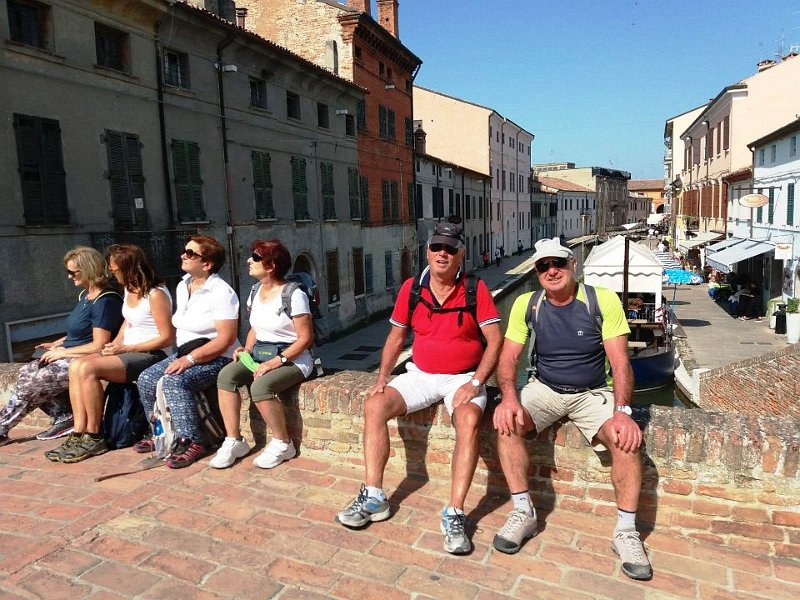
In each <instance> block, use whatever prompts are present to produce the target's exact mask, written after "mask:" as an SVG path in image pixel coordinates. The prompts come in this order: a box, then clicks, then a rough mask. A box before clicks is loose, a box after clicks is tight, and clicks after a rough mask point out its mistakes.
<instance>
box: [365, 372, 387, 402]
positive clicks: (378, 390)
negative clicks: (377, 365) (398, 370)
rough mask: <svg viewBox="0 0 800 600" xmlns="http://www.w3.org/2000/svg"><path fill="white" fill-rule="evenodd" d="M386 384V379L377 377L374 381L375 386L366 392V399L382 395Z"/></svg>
mask: <svg viewBox="0 0 800 600" xmlns="http://www.w3.org/2000/svg"><path fill="white" fill-rule="evenodd" d="M387 383H389V380H388V378H386V377H383V376H381V375H378V381H376V382H375V385H373V386H372V387H371V388H369V390H367V398H369V397H370V396H374V395H375V394H382V393H383V388H385V387H386V384H387Z"/></svg>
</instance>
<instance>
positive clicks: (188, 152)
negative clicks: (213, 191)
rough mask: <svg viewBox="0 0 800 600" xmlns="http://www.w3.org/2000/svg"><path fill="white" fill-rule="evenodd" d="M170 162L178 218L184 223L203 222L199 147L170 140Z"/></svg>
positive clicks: (187, 142) (204, 217)
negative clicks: (171, 163) (171, 164)
mask: <svg viewBox="0 0 800 600" xmlns="http://www.w3.org/2000/svg"><path fill="white" fill-rule="evenodd" d="M172 160H173V170H174V177H175V197H176V199H177V204H178V218H179V219H180V220H181V221H184V222H192V221H205V219H206V214H205V210H204V208H203V180H202V179H201V178H200V147H199V146H198V145H197V143H196V142H190V141H187V140H172Z"/></svg>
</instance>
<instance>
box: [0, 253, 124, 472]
mask: <svg viewBox="0 0 800 600" xmlns="http://www.w3.org/2000/svg"><path fill="white" fill-rule="evenodd" d="M64 266H65V267H66V269H67V277H69V278H70V279H72V283H73V285H74V286H75V287H77V288H82V289H81V292H80V294H78V304H77V305H76V306H75V308H74V309H72V312H71V313H70V314H69V316H68V317H67V335H65V336H64V337H62V338H61V339H58V340H56V341H54V342H47V343H44V344H39V345H38V346H37V347H36V348H37V349H42V350H44V351H45V352H44V354H43V355H42V356H41V358H37V359H35V360H33V361H31V362H29V363H28V364H27V365H25V366H24V367H22V369H20V372H19V379H18V380H17V386H16V388H15V390H14V393H13V394H12V395H11V398H9V400H8V403H7V404H6V406H5V407H4V408H3V410H2V411H0V445H3V444H6V443H8V441H9V438H8V432H9V431H10V430H11V428H12V427H14V426H15V425H16V424H17V423H19V422H20V421H21V420H22V419H23V418H24V417H25V415H27V414H28V413H30V412H31V411H32V410H33V409H35V408H36V407H40V408H41V409H42V410H43V411H44V412H46V413H47V414H48V415H50V416H51V417H53V425H52V426H51V427H50V429H49V430H47V431H44V432H42V433H41V434H39V435H38V436H37V437H38V438H39V439H52V438H56V437H61V436H63V435H67V434H68V433H70V432H71V431H72V413H71V412H70V405H69V400H68V398H67V397H66V394H65V392H67V391H68V390H69V365H70V363H71V362H72V361H73V360H74V359H75V358H77V357H78V356H84V355H87V354H93V353H95V352H100V350H102V349H103V346H104V345H105V344H107V343H108V342H110V341H111V339H112V338H113V337H114V336H115V335H116V334H117V330H118V329H119V326H120V325H121V324H122V297H121V296H120V295H119V294H117V293H116V292H115V291H113V290H111V289H110V288H109V286H108V280H107V279H106V273H105V260H103V256H102V255H101V254H100V253H99V252H98V251H97V250H95V249H94V248H88V247H86V246H78V247H76V248H73V249H72V250H70V251H69V252H67V253H66V255H65V256H64ZM48 458H51V457H50V456H49V455H48ZM51 460H58V459H57V458H51Z"/></svg>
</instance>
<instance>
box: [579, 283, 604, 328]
mask: <svg viewBox="0 0 800 600" xmlns="http://www.w3.org/2000/svg"><path fill="white" fill-rule="evenodd" d="M580 289H581V291H582V292H583V297H584V298H586V309H587V310H588V311H589V314H590V315H591V316H592V317H594V322H595V325H597V331H599V332H600V338H601V339H602V337H603V312H602V311H601V310H600V303H599V302H598V301H597V290H596V289H594V286H591V285H585V284H583V283H581V284H580Z"/></svg>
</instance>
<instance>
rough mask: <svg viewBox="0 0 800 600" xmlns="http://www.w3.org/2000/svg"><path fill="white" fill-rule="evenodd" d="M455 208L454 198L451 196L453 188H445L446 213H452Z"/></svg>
mask: <svg viewBox="0 0 800 600" xmlns="http://www.w3.org/2000/svg"><path fill="white" fill-rule="evenodd" d="M455 210H456V207H455V200H454V198H453V190H452V189H449V190H447V214H448V215H452V214H453V213H454V212H455Z"/></svg>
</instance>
